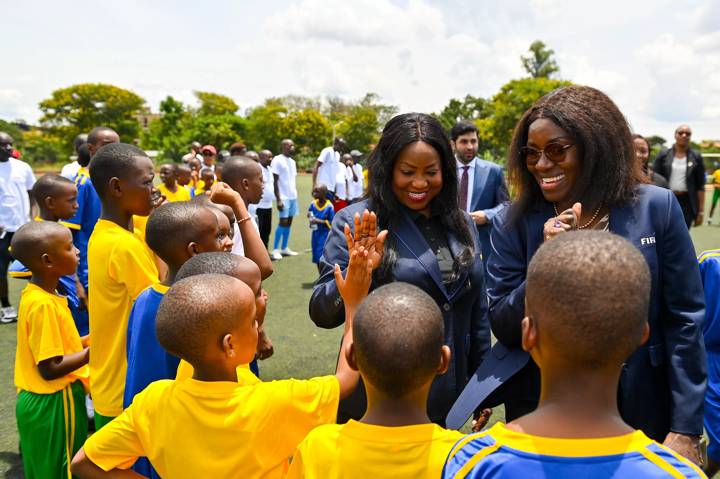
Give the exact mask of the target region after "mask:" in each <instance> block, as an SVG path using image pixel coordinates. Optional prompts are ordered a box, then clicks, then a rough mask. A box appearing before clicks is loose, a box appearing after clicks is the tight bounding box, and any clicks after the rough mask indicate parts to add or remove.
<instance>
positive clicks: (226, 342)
mask: <svg viewBox="0 0 720 479" xmlns="http://www.w3.org/2000/svg"><path fill="white" fill-rule="evenodd" d="M222 348H223V352H224V353H225V356H226V357H227V358H229V359H232V358H234V357H235V355H236V354H237V352H236V351H235V345H234V344H233V337H232V334H230V333H227V334H226V335H225V336H223V338H222Z"/></svg>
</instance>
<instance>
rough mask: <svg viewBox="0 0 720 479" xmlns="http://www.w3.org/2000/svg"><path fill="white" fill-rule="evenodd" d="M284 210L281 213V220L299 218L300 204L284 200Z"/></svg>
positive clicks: (295, 201)
mask: <svg viewBox="0 0 720 479" xmlns="http://www.w3.org/2000/svg"><path fill="white" fill-rule="evenodd" d="M283 205H284V208H283V209H282V211H280V212H279V213H280V218H292V217H293V216H297V213H298V207H297V205H298V203H297V200H283Z"/></svg>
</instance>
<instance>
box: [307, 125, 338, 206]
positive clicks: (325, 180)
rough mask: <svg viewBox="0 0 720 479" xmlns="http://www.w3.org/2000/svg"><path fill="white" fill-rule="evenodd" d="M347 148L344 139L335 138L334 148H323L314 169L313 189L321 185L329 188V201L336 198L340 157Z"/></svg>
mask: <svg viewBox="0 0 720 479" xmlns="http://www.w3.org/2000/svg"><path fill="white" fill-rule="evenodd" d="M346 148H347V143H345V140H343V139H342V138H335V140H334V141H333V145H332V146H328V147H327V148H323V150H322V151H321V152H320V156H318V159H317V161H316V162H315V167H314V168H313V173H312V178H313V188H315V186H316V185H317V184H318V183H320V184H323V185H325V186H327V189H328V199H329V200H330V201H332V200H333V199H334V197H335V185H336V183H337V175H338V170H339V169H340V155H342V154H343V152H344V151H345V150H346Z"/></svg>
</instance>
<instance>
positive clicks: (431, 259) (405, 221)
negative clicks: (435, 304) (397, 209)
mask: <svg viewBox="0 0 720 479" xmlns="http://www.w3.org/2000/svg"><path fill="white" fill-rule="evenodd" d="M391 231H392V230H391ZM392 234H394V235H395V238H396V239H397V241H398V243H400V244H402V245H403V246H405V247H406V248H407V249H408V250H410V253H411V254H412V255H413V256H415V258H416V259H417V260H418V262H419V263H420V264H421V265H422V267H423V268H425V271H427V273H428V274H429V275H430V277H431V278H432V280H433V281H434V282H435V284H436V285H437V287H438V289H439V290H440V291H442V293H443V294H444V295H445V297H447V290H446V289H445V284H444V283H443V281H442V275H441V274H440V266H439V265H438V262H437V257H436V256H435V252H433V250H432V249H430V245H428V244H427V241H425V238H424V237H423V235H422V233H421V232H420V230H419V229H418V227H417V226H416V225H415V223H414V222H413V221H412V219H410V217H409V216H408V215H407V214H406V213H405V212H403V213H402V218H401V220H400V224H399V225H398V228H397V229H396V230H395V231H393V232H392Z"/></svg>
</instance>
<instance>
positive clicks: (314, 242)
mask: <svg viewBox="0 0 720 479" xmlns="http://www.w3.org/2000/svg"><path fill="white" fill-rule="evenodd" d="M308 212H310V214H312V215H313V216H314V217H315V218H318V219H320V220H323V224H316V225H310V226H311V227H313V226H314V228H313V232H312V235H311V236H310V247H311V249H312V262H313V263H318V262H319V261H320V257H321V256H322V252H323V248H324V247H325V241H326V240H327V237H328V234H329V233H330V228H331V227H332V220H333V218H334V217H335V210H334V209H333V205H332V203H330V202H329V201H325V204H324V205H323V206H322V207H320V206H319V205H318V201H317V200H315V201H313V202H312V203H310V207H309V208H308Z"/></svg>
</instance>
